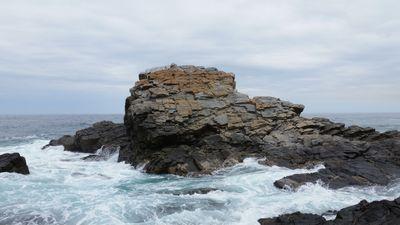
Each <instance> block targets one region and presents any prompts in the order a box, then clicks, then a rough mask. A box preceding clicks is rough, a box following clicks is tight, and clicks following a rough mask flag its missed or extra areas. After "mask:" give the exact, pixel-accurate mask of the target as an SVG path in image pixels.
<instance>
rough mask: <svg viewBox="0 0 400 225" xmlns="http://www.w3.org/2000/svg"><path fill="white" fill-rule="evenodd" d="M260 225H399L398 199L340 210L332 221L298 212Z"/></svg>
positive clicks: (399, 210) (360, 204) (361, 203)
mask: <svg viewBox="0 0 400 225" xmlns="http://www.w3.org/2000/svg"><path fill="white" fill-rule="evenodd" d="M259 223H260V224H261V225H398V224H400V198H397V199H395V200H394V201H388V200H382V201H374V202H371V203H368V202H367V201H365V200H363V201H361V202H360V203H358V204H357V205H354V206H350V207H347V208H344V209H341V210H340V211H339V212H338V213H337V216H336V218H335V219H334V220H330V221H326V220H325V219H324V218H323V217H322V216H318V215H315V214H303V213H300V212H296V213H292V214H284V215H281V216H279V217H275V218H268V219H260V220H259Z"/></svg>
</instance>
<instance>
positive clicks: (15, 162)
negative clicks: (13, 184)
mask: <svg viewBox="0 0 400 225" xmlns="http://www.w3.org/2000/svg"><path fill="white" fill-rule="evenodd" d="M2 172H9V173H20V174H25V175H26V174H29V169H28V166H27V165H26V161H25V158H24V157H22V156H21V155H20V154H19V153H6V154H2V155H0V173H2Z"/></svg>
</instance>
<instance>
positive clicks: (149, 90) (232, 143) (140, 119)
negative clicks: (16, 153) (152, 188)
mask: <svg viewBox="0 0 400 225" xmlns="http://www.w3.org/2000/svg"><path fill="white" fill-rule="evenodd" d="M130 92H131V95H130V96H129V97H128V98H127V99H126V104H125V117H124V124H114V123H112V122H104V121H103V122H100V123H96V124H94V125H93V127H90V128H87V129H83V130H80V131H77V132H76V134H75V135H74V136H68V135H67V136H63V137H62V138H60V139H58V140H53V141H51V142H50V144H49V145H63V146H64V147H65V149H66V150H70V151H80V152H87V153H94V152H96V151H97V150H98V149H99V148H101V147H102V146H103V148H104V147H107V148H109V147H111V148H119V149H120V151H119V161H125V162H128V163H131V164H132V165H134V166H137V165H141V164H145V165H146V166H145V170H146V171H147V172H149V173H171V174H177V175H189V174H194V175H196V174H207V173H211V172H213V171H215V170H217V169H220V168H222V167H224V166H231V165H234V164H236V163H238V162H240V161H242V160H243V159H244V158H245V157H251V156H254V157H259V158H265V161H264V162H263V163H264V164H266V165H278V166H284V167H289V168H302V167H309V166H314V165H317V164H323V165H324V166H325V168H324V169H321V170H319V171H318V172H316V173H311V174H295V175H292V176H288V177H285V178H282V179H280V180H277V181H276V182H275V186H276V187H279V188H284V187H289V188H293V189H295V188H297V187H299V186H301V185H303V184H304V183H306V182H317V181H318V180H321V181H323V182H324V183H325V184H326V185H329V187H330V188H340V187H344V186H348V185H372V184H379V185H386V184H388V183H389V182H391V181H392V180H394V179H396V178H399V177H400V133H399V132H398V131H389V132H385V133H379V132H377V131H375V130H374V129H373V128H362V127H358V126H350V127H345V125H344V124H342V123H334V122H331V121H329V120H328V119H324V118H312V119H308V118H303V117H301V116H300V114H301V112H302V111H303V109H304V106H303V105H300V104H293V103H290V102H287V101H283V100H280V99H278V98H274V97H254V98H249V97H248V96H247V95H245V94H242V93H239V92H237V91H236V89H235V76H234V74H232V73H226V72H223V71H219V70H217V69H215V68H204V67H196V66H177V65H174V64H172V65H171V66H167V67H162V68H157V69H153V70H150V71H147V72H144V73H141V74H139V80H138V81H137V82H136V84H135V86H134V87H133V88H132V89H131V90H130ZM125 130H126V131H125ZM89 158H91V159H95V160H96V159H99V157H97V156H91V157H89ZM100 158H101V157H100Z"/></svg>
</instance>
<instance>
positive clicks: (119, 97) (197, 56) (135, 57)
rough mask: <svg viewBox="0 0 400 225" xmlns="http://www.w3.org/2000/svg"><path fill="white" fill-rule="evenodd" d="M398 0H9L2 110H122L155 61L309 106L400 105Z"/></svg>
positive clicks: (1, 30) (1, 19)
mask: <svg viewBox="0 0 400 225" xmlns="http://www.w3.org/2000/svg"><path fill="white" fill-rule="evenodd" d="M399 8H400V2H399V1H396V0H383V1H376V0H362V1H361V0H355V1H344V0H331V1H330V0H327V1H317V2H316V1H307V0H293V1H266V0H252V1H244V0H220V1H214V0H203V1H192V0H170V1H165V0H149V1H131V0H130V1H122V0H120V1H101V0H97V1H94V0H93V1H79V0H68V1H67V0H65V1H64V0H58V1H53V0H51V1H50V0H49V1H44V0H42V1H40V0H36V1H19V0H15V1H4V2H2V3H0V34H1V35H0V103H1V105H2V106H1V107H0V113H9V114H13V113H122V110H123V104H124V98H125V96H127V95H128V89H129V87H131V86H132V85H133V84H134V82H135V81H136V80H137V74H138V73H139V72H140V71H143V70H145V69H147V68H151V67H154V66H161V65H167V64H170V63H172V62H174V63H177V64H196V65H204V66H215V67H218V68H220V69H223V70H225V71H230V72H234V73H235V74H236V77H237V86H238V89H239V91H242V92H246V93H248V94H250V95H252V96H256V95H272V96H278V97H280V98H282V99H287V100H290V101H292V102H295V103H303V104H305V105H306V111H307V112H399V111H400V100H399V99H400V90H399V87H400V14H399V13H398V9H399Z"/></svg>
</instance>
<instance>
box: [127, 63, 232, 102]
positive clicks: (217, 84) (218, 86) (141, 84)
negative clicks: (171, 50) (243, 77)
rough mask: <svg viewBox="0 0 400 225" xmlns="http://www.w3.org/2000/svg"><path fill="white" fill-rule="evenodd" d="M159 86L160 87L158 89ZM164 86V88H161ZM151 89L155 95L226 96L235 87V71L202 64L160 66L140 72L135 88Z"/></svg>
mask: <svg viewBox="0 0 400 225" xmlns="http://www.w3.org/2000/svg"><path fill="white" fill-rule="evenodd" d="M157 88H158V89H157ZM160 88H162V89H163V90H160ZM138 89H140V90H147V89H149V90H150V92H151V93H153V95H154V97H161V96H165V95H167V94H168V93H169V94H176V93H191V94H204V95H207V96H217V97H219V96H225V95H228V94H229V93H232V92H233V91H234V89H235V76H234V74H233V73H226V72H223V71H218V70H217V69H215V68H205V67H200V66H176V65H174V64H172V65H171V66H168V67H160V68H155V69H152V70H149V71H147V72H143V73H141V74H139V81H138V82H136V85H135V90H138Z"/></svg>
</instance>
